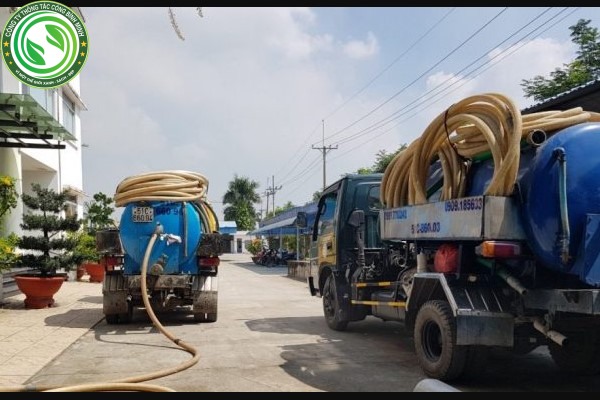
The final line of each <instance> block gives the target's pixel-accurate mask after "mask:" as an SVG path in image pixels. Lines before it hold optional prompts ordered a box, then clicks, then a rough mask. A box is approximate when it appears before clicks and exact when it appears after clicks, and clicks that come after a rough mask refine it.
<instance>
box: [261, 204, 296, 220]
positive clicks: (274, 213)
mask: <svg viewBox="0 0 600 400" xmlns="http://www.w3.org/2000/svg"><path fill="white" fill-rule="evenodd" d="M294 207H296V206H295V205H294V204H293V203H292V202H291V201H288V202H287V203H285V204H284V205H282V206H280V207H275V211H269V213H268V214H267V216H266V217H265V219H269V218H273V217H275V216H277V215H279V214H281V213H282V212H284V211H287V210H290V209H292V208H294Z"/></svg>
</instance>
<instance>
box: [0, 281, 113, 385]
mask: <svg viewBox="0 0 600 400" xmlns="http://www.w3.org/2000/svg"><path fill="white" fill-rule="evenodd" d="M86 278H89V277H88V276H87V275H85V276H84V277H83V280H82V281H75V280H68V281H65V282H64V283H63V285H62V286H61V288H60V290H59V291H58V292H57V293H56V294H55V295H54V299H55V303H54V305H53V306H52V307H49V308H44V309H25V305H24V302H23V300H24V299H25V295H23V294H22V293H19V294H16V295H14V296H10V297H6V298H5V299H4V300H3V301H2V302H1V303H0V391H2V387H8V386H15V385H22V384H24V383H25V382H26V381H27V380H28V379H29V378H31V377H32V376H34V375H35V374H36V373H37V372H38V371H40V370H41V369H42V368H43V367H44V366H45V365H46V364H48V363H50V362H51V361H52V360H53V359H55V358H56V357H57V356H59V355H60V354H61V353H62V352H63V351H64V350H66V349H67V348H68V347H69V346H71V345H72V344H73V343H74V342H75V341H77V340H78V339H79V338H80V337H81V336H83V335H84V334H85V333H87V332H88V331H89V330H90V329H91V328H92V327H93V326H94V325H96V324H97V323H98V322H100V321H102V319H103V318H104V314H103V312H102V283H96V282H89V281H87V279H86Z"/></svg>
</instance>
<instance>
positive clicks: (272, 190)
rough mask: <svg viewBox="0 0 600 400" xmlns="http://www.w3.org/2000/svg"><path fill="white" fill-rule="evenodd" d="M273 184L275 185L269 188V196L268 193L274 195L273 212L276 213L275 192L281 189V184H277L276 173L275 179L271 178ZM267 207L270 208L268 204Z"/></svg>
mask: <svg viewBox="0 0 600 400" xmlns="http://www.w3.org/2000/svg"><path fill="white" fill-rule="evenodd" d="M267 182H268V179H267ZM271 184H272V185H273V186H271V187H268V188H267V193H268V194H267V196H268V195H271V196H273V202H272V205H273V214H275V192H277V191H278V190H280V189H281V185H279V186H275V175H273V179H272V180H271ZM267 208H269V207H268V206H267Z"/></svg>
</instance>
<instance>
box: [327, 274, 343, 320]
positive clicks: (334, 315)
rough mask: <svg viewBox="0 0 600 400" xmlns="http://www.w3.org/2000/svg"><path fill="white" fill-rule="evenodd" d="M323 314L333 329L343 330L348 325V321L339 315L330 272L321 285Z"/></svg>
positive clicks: (333, 281)
mask: <svg viewBox="0 0 600 400" xmlns="http://www.w3.org/2000/svg"><path fill="white" fill-rule="evenodd" d="M323 314H324V315H325V320H326V321H327V326H329V327H330V328H331V329H333V330H334V331H344V330H346V328H347V327H348V321H347V320H344V319H342V318H341V316H340V303H339V301H338V296H337V292H336V290H335V277H334V276H333V274H330V275H329V276H328V277H327V280H326V281H325V286H324V287H323Z"/></svg>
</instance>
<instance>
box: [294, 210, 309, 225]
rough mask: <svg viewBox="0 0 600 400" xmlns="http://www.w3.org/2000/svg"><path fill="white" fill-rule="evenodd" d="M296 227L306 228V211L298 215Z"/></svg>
mask: <svg viewBox="0 0 600 400" xmlns="http://www.w3.org/2000/svg"><path fill="white" fill-rule="evenodd" d="M295 222H296V226H297V227H298V228H306V224H307V222H306V212H304V211H299V212H298V214H297V215H296V221H295Z"/></svg>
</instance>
